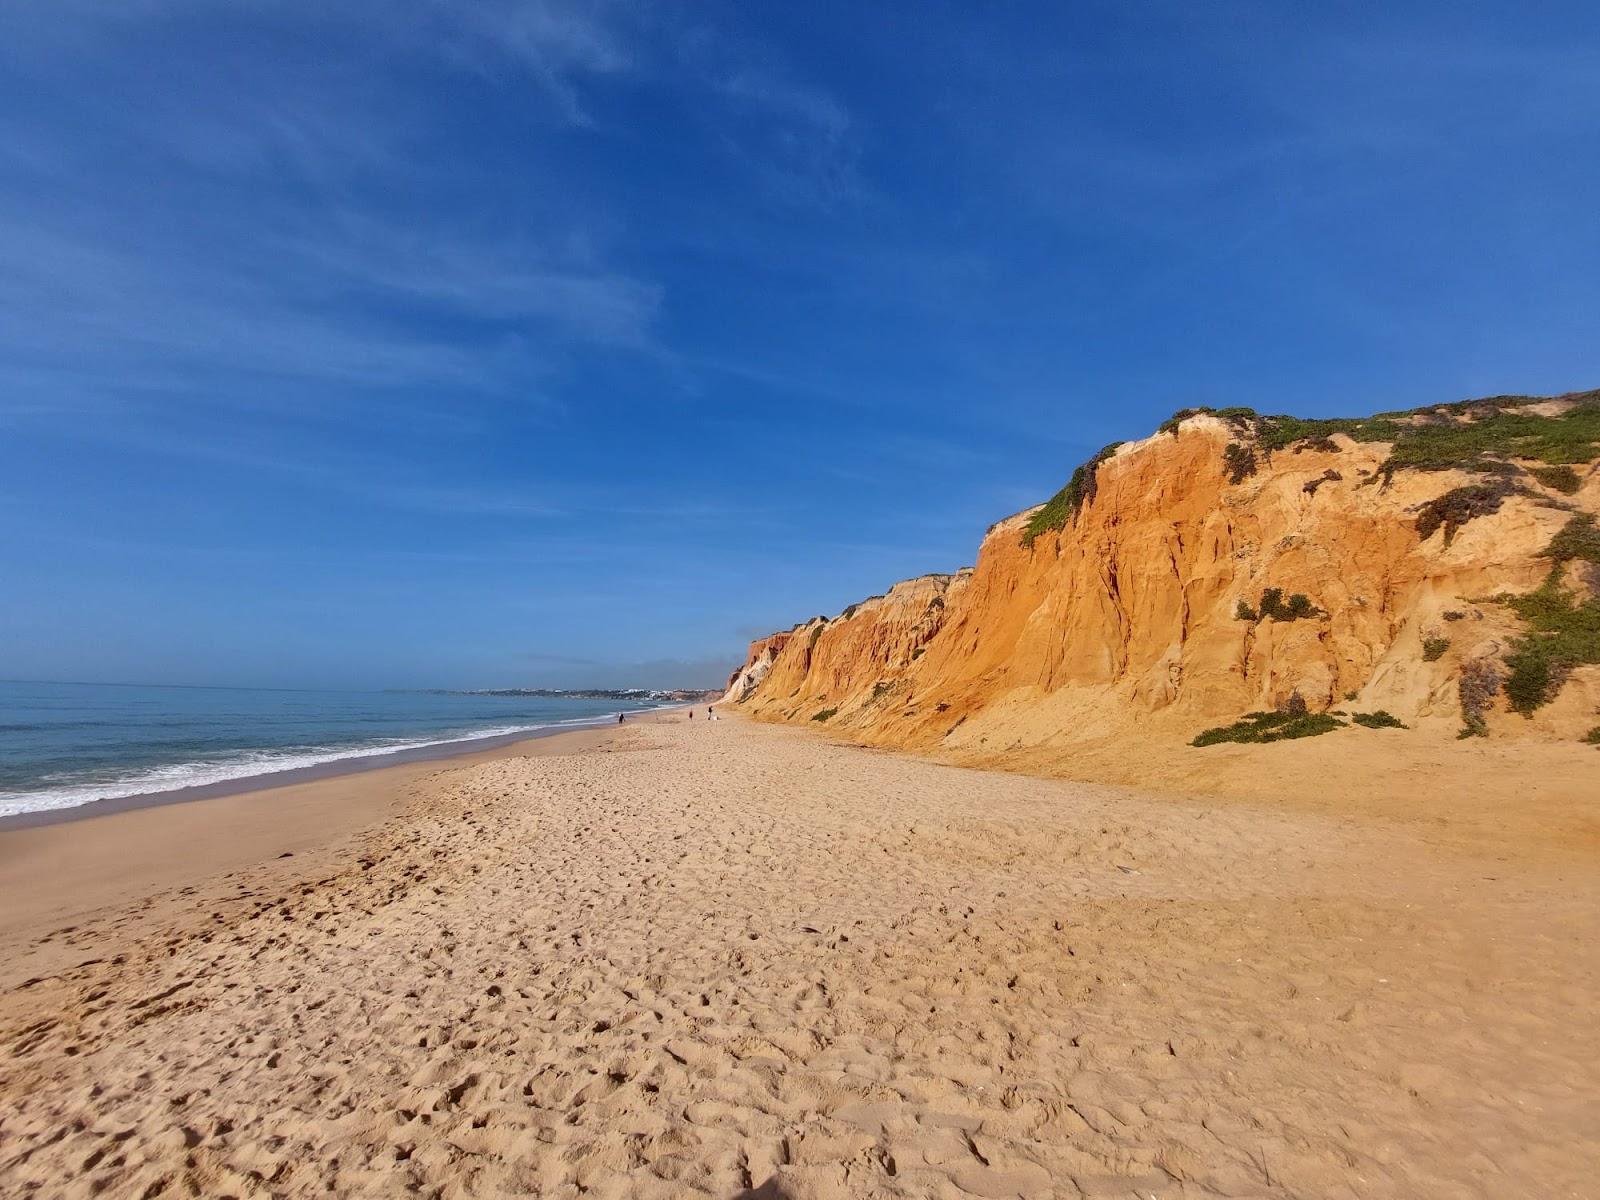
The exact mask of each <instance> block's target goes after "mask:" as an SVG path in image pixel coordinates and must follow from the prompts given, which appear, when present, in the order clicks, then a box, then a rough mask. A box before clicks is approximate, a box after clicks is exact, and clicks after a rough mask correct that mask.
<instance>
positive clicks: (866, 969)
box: [0, 714, 1600, 1198]
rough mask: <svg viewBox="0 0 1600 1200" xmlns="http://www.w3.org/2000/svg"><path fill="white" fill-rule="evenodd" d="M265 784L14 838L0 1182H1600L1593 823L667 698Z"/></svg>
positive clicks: (744, 1185) (1255, 1186)
mask: <svg viewBox="0 0 1600 1200" xmlns="http://www.w3.org/2000/svg"><path fill="white" fill-rule="evenodd" d="M1274 749H1276V748H1273V747H1263V748H1261V750H1263V751H1272V750H1274ZM293 791H294V789H283V790H280V791H279V792H277V793H261V794H257V795H246V796H238V797H230V798H228V799H225V800H215V801H203V802H198V803H196V804H191V805H178V806H170V807H165V808H154V809H145V810H139V811H134V812H126V813H118V814H114V815H111V816H108V817H104V818H99V819H97V820H94V821H85V822H76V823H71V824H66V825H59V826H51V827H47V828H43V829H28V830H15V831H8V832H6V833H4V834H0V914H3V916H0V921H3V924H0V952H3V954H0V967H3V977H0V986H3V988H4V991H3V993H0V1192H3V1193H4V1194H5V1195H7V1196H41V1197H43V1196H50V1197H56V1196H91V1195H101V1196H117V1197H123V1196H128V1197H135V1196H142V1197H168V1196H171V1197H177V1196H222V1195H233V1196H302V1195H327V1194H334V1195H346V1196H387V1195H423V1196H438V1197H467V1196H498V1195H525V1196H534V1195H537V1196H552V1197H555V1196H560V1197H566V1196H579V1195H589V1196H646V1197H649V1196H662V1197H668V1196H673V1197H676V1196H713V1197H733V1196H761V1197H796V1198H798V1197H844V1196H939V1197H965V1196H986V1197H1002V1196H1025V1197H1036V1196H1037V1197H1043V1196H1078V1195H1084V1196H1116V1197H1123V1196H1126V1197H1134V1196H1137V1197H1141V1198H1148V1197H1162V1198H1164V1197H1179V1196H1296V1197H1308V1198H1309V1197H1318V1198H1322V1197H1371V1196H1483V1197H1511V1196H1529V1197H1533V1196H1538V1197H1553V1196H1572V1197H1578V1196H1592V1195H1595V1194H1597V1193H1596V1188H1597V1187H1600V1184H1597V1179H1600V1119H1597V1118H1596V1115H1595V1105H1594V1097H1595V1096H1596V1095H1597V1094H1600V1055H1597V1053H1596V1050H1595V1045H1596V1035H1597V1034H1600V1024H1597V1021H1596V1018H1595V1016H1594V1000H1595V996H1596V995H1597V985H1600V948H1597V947H1596V944H1595V941H1594V937H1593V933H1594V930H1595V929H1596V928H1597V917H1600V887H1597V875H1596V872H1595V870H1594V860H1593V857H1592V854H1591V853H1590V849H1591V847H1590V846H1588V845H1585V846H1582V847H1580V848H1579V849H1580V850H1581V851H1582V852H1581V853H1580V852H1571V851H1570V850H1568V851H1563V850H1562V849H1561V847H1559V846H1552V845H1550V844H1549V843H1548V841H1545V842H1541V841H1538V840H1537V839H1535V840H1534V841H1532V842H1530V845H1531V847H1532V848H1531V849H1529V848H1528V847H1525V846H1520V845H1519V846H1500V845H1497V842H1496V840H1495V839H1478V840H1476V841H1471V842H1464V841H1463V840H1462V839H1461V838H1460V837H1457V836H1444V835H1436V834H1435V832H1434V831H1433V829H1432V828H1431V826H1430V822H1429V821H1426V820H1418V819H1415V817H1414V815H1413V817H1412V819H1410V820H1408V821H1407V822H1405V823H1394V822H1385V821H1382V820H1376V819H1366V817H1365V816H1358V817H1352V816H1349V815H1347V814H1344V813H1341V812H1340V811H1338V810H1337V809H1336V808H1335V807H1333V806H1330V805H1323V806H1321V807H1319V806H1317V805H1315V804H1305V803H1302V804H1296V805H1293V806H1287V805H1273V804H1270V803H1266V802H1260V803H1250V802H1231V803H1220V802H1216V801H1211V800H1203V799H1198V798H1193V797H1188V798H1186V797H1184V796H1181V795H1172V794H1165V795H1152V794H1146V793H1141V792H1138V791H1135V790H1131V789H1128V788H1122V787H1108V786H1096V785H1090V784H1081V783H1071V782H1065V781H1061V780H1050V779H1040V778H1031V777H1028V776H1023V775H1015V774H1000V773H991V772H985V771H977V770H969V769H963V768H958V767H952V766H946V765H940V764H936V763H932V762H927V761H922V760H918V759H915V758H911V757H907V756H901V755H894V754H887V753H882V752H877V751H871V750H864V749H860V748H855V747H850V746H844V745H839V744H835V743H833V742H831V741H830V740H829V739H828V738H827V737H826V736H825V735H824V734H822V733H820V732H817V731H813V730H805V729H791V728H783V727H771V726H763V725H757V724H754V723H752V722H749V721H744V720H725V721H721V722H717V723H708V722H705V721H704V720H703V719H698V720H695V721H694V722H692V723H691V722H688V721H686V720H684V719H683V717H682V715H681V714H672V715H670V716H668V717H666V718H663V719H659V720H656V721H654V722H645V721H640V722H637V723H634V722H630V723H629V724H628V725H627V726H626V727H624V728H621V729H614V730H609V731H604V732H591V733H584V734H577V735H571V736H564V737H558V738H549V739H544V740H542V741H541V742H538V743H523V744H519V745H517V746H513V747H506V748H501V749H498V750H496V751H492V752H489V753H487V754H484V755H482V756H475V757H473V758H471V759H457V760H453V761H451V762H449V763H431V764H429V763H424V764H411V765H408V766H406V767H400V768H394V769H392V770H388V771H375V772H369V773H366V774H364V775H357V776H348V777H342V778H339V779H329V780H321V781H317V782H316V783H312V784H307V785H304V790H303V791H301V792H299V793H298V794H290V793H291V792H293ZM1393 799H1394V803H1395V804H1396V805H1401V804H1408V805H1410V807H1411V809H1413V810H1414V809H1415V808H1416V807H1417V806H1418V805H1432V806H1434V808H1435V809H1437V810H1438V811H1441V812H1442V811H1444V810H1445V809H1446V808H1447V806H1448V803H1449V800H1448V797H1427V798H1420V799H1419V798H1414V797H1404V796H1399V795H1396V796H1395V797H1394V798H1393ZM1506 803H1507V804H1513V803H1515V797H1507V798H1506ZM1378 807H1380V806H1379V805H1377V803H1376V802H1375V801H1374V799H1373V798H1372V797H1370V796H1368V797H1364V798H1363V804H1362V806H1361V813H1362V814H1366V813H1369V812H1371V811H1373V810H1374V809H1376V808H1378ZM1501 840H1503V839H1501ZM283 855H287V857H281V856H283Z"/></svg>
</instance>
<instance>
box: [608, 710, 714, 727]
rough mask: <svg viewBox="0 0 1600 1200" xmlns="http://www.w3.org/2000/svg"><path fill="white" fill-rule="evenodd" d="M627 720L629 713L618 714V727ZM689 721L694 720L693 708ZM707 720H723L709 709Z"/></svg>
mask: <svg viewBox="0 0 1600 1200" xmlns="http://www.w3.org/2000/svg"><path fill="white" fill-rule="evenodd" d="M627 719H628V714H627V713H620V712H619V713H618V714H617V724H618V725H621V724H623V723H624V722H626V721H627ZM689 720H691V721H692V720H694V709H692V708H691V709H690V710H689ZM706 720H708V721H720V720H722V718H721V717H719V716H717V713H716V710H715V709H713V708H710V707H707V709H706Z"/></svg>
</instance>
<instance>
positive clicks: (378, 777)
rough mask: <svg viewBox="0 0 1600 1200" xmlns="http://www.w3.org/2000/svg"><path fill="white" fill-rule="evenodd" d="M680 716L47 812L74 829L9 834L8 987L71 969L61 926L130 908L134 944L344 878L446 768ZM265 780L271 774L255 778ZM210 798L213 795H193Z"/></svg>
mask: <svg viewBox="0 0 1600 1200" xmlns="http://www.w3.org/2000/svg"><path fill="white" fill-rule="evenodd" d="M677 707H678V706H674V707H671V708H662V709H651V710H648V711H644V712H640V713H639V714H638V715H637V717H635V718H634V719H633V720H630V721H628V722H626V723H625V724H622V725H620V726H619V725H616V724H615V723H612V724H607V725H598V726H592V727H588V728H583V729H572V728H565V729H556V730H554V731H551V732H549V733H544V732H540V733H537V734H533V735H529V734H518V735H509V736H507V737H506V738H504V739H498V738H497V739H482V740H492V741H493V742H494V744H493V745H490V746H483V745H480V744H478V742H477V741H476V740H475V741H472V742H468V743H465V749H458V750H456V751H455V752H454V753H447V754H442V755H429V756H417V757H412V758H409V759H408V760H407V761H404V762H386V763H380V764H379V765H370V764H371V761H372V760H371V759H364V760H356V761H357V762H359V763H360V766H359V767H358V768H357V769H354V770H345V771H331V772H322V773H316V768H299V769H297V770H296V771H294V772H289V771H285V772H278V773H277V774H278V775H285V776H287V775H298V774H300V773H301V772H308V773H315V777H314V778H301V779H293V780H277V779H274V781H273V782H272V783H270V784H268V785H267V786H259V785H257V786H253V787H243V788H234V789H231V790H228V791H227V792H226V793H225V794H220V795H206V796H197V795H190V794H180V793H164V794H163V793H157V794H155V796H156V798H155V799H153V800H152V801H150V802H147V803H139V804H123V803H122V802H120V801H108V802H99V803H96V804H93V805H79V806H78V807H77V808H75V809H64V810H55V812H52V813H49V814H40V815H50V816H56V815H60V816H62V817H63V818H64V819H56V820H47V821H31V822H26V823H21V824H5V825H0V964H3V970H0V987H4V986H7V985H9V984H12V983H15V982H16V981H17V980H18V979H20V978H24V977H26V976H28V975H36V974H39V973H41V972H47V971H50V970H53V969H58V968H60V967H61V966H63V965H65V964H66V963H67V962H68V961H69V956H68V955H67V954H66V950H67V947H66V946H65V945H63V944H60V943H55V942H51V941H50V938H51V936H53V935H52V934H51V932H50V931H51V930H59V929H61V928H62V927H63V926H71V925H74V924H76V923H79V922H81V921H83V920H84V919H85V918H86V917H90V916H91V915H92V914H100V913H102V912H104V911H106V910H124V911H126V912H127V913H128V914H129V919H128V921H127V923H126V927H125V928H123V929H122V930H120V931H119V939H121V938H132V937H136V936H138V934H139V932H141V931H142V930H143V929H145V928H148V927H149V926H150V925H151V924H152V923H154V922H156V921H157V920H159V919H160V918H162V917H163V916H164V915H168V914H169V912H170V910H171V909H172V908H174V907H175V906H178V905H179V904H180V898H181V896H182V893H184V892H188V893H193V892H194V891H195V890H196V888H198V887H202V886H204V885H206V884H208V883H211V882H215V881H218V880H223V879H228V878H233V877H235V876H239V875H243V874H250V875H258V876H261V877H263V878H288V877H289V876H290V875H298V874H304V873H307V872H310V871H315V870H318V869H324V868H326V869H334V868H336V867H337V866H338V865H339V864H340V862H341V861H342V860H343V859H344V858H346V857H348V854H347V851H348V850H349V848H350V844H351V842H352V841H353V840H355V839H357V838H359V837H360V836H361V835H363V834H364V833H366V832H368V831H370V830H371V829H373V828H375V827H377V826H378V825H380V824H382V823H383V822H385V821H387V820H389V819H391V818H393V817H394V816H396V815H397V814H398V813H399V812H400V810H401V809H402V808H404V806H405V805H406V804H408V803H410V802H411V801H412V800H414V799H415V798H416V797H417V796H418V795H419V794H423V793H425V792H426V791H427V787H428V781H429V780H430V779H431V778H433V777H436V776H437V775H439V774H440V773H441V772H446V771H451V770H457V769H461V768H466V767H471V766H475V765H480V764H483V763H492V762H496V761H499V760H509V759H518V758H534V757H543V756H550V755H567V754H578V753H584V752H600V751H603V750H604V749H605V748H606V747H607V746H608V744H609V743H611V742H612V741H613V740H615V738H616V736H617V733H618V731H619V730H620V731H623V732H626V731H627V730H628V729H629V728H630V727H632V726H636V725H639V724H654V723H656V722H659V721H661V720H663V719H664V718H665V719H668V720H670V719H671V716H670V714H672V713H674V712H676V711H677ZM444 745H446V746H449V747H460V746H462V745H463V743H459V742H455V743H444ZM327 765H330V766H331V765H337V764H327ZM262 778H268V777H264V776H257V777H253V778H252V779H251V780H250V781H249V782H251V783H255V782H256V781H257V780H259V779H262ZM213 786H217V787H222V786H224V785H213ZM202 791H205V792H209V791H210V787H207V788H195V789H185V793H187V792H202ZM129 799H133V798H131V797H130V798H129ZM20 815H23V816H28V815H32V814H20ZM41 939H42V940H41Z"/></svg>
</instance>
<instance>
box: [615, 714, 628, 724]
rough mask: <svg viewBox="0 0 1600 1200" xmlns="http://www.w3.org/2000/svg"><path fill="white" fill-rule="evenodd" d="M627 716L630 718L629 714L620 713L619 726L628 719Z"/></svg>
mask: <svg viewBox="0 0 1600 1200" xmlns="http://www.w3.org/2000/svg"><path fill="white" fill-rule="evenodd" d="M627 716H628V714H627V713H618V714H617V724H618V725H621V724H622V722H623V721H624V720H625V719H626V718H627Z"/></svg>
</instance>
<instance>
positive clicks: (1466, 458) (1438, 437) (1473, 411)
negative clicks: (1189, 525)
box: [1022, 390, 1600, 547]
mask: <svg viewBox="0 0 1600 1200" xmlns="http://www.w3.org/2000/svg"><path fill="white" fill-rule="evenodd" d="M1552 400H1562V401H1566V402H1568V403H1569V404H1570V407H1569V408H1568V409H1567V411H1566V412H1564V413H1560V414H1558V415H1556V416H1553V417H1546V416H1540V415H1539V414H1537V413H1534V412H1530V411H1528V410H1529V409H1530V408H1531V407H1532V406H1534V405H1537V404H1542V403H1545V402H1547V401H1552ZM1202 413H1204V414H1208V415H1210V416H1213V417H1216V418H1217V419H1219V420H1222V421H1225V422H1227V423H1228V424H1229V425H1231V426H1232V427H1233V429H1234V430H1235V432H1236V433H1238V434H1240V435H1242V436H1245V437H1253V438H1254V442H1255V446H1256V448H1257V449H1258V450H1260V451H1261V452H1262V453H1264V454H1267V455H1271V454H1272V453H1274V452H1275V451H1279V450H1287V449H1290V448H1291V447H1292V448H1294V449H1295V450H1296V451H1299V450H1302V449H1316V450H1324V451H1331V450H1334V449H1336V448H1337V447H1336V445H1335V443H1333V442H1332V441H1331V440H1330V439H1331V438H1332V436H1333V435H1334V434H1336V433H1342V434H1345V435H1346V436H1348V437H1350V438H1353V439H1354V440H1356V441H1358V442H1387V443H1389V445H1390V450H1389V457H1388V458H1386V459H1385V460H1384V462H1383V463H1382V465H1381V466H1380V467H1379V469H1378V476H1377V478H1379V479H1382V480H1384V481H1385V482H1387V481H1388V480H1389V479H1391V478H1392V477H1393V476H1394V473H1395V472H1396V471H1445V470H1450V469H1457V470H1463V471H1473V472H1477V473H1480V474H1500V475H1504V474H1507V473H1512V474H1515V472H1516V468H1515V467H1514V466H1513V465H1512V464H1511V463H1510V462H1509V460H1510V459H1523V460H1530V459H1531V460H1533V461H1535V462H1538V463H1541V464H1543V465H1542V466H1538V467H1533V468H1531V469H1530V473H1531V474H1532V475H1533V476H1534V478H1535V479H1537V480H1538V481H1539V482H1540V483H1541V484H1543V485H1544V486H1545V487H1549V488H1552V489H1554V490H1556V491H1560V492H1566V493H1567V494H1569V495H1570V494H1571V492H1573V491H1575V490H1576V489H1577V486H1578V482H1579V481H1578V477H1577V474H1576V472H1574V471H1572V467H1574V466H1576V465H1578V464H1582V463H1589V462H1592V461H1594V459H1596V458H1597V457H1600V390H1595V391H1589V392H1572V393H1569V394H1567V395H1564V396H1490V397H1487V398H1485V399H1482V400H1463V401H1460V402H1458V403H1455V404H1431V405H1427V406H1424V407H1422V408H1416V409H1411V410H1409V411H1403V412H1384V413H1377V414H1375V415H1373V416H1370V417H1293V416H1287V415H1283V414H1270V415H1262V414H1260V413H1257V412H1256V411H1255V409H1253V408H1245V407H1234V408H1186V409H1183V410H1181V411H1179V412H1177V413H1174V414H1173V415H1172V416H1171V417H1170V418H1168V419H1167V420H1166V421H1164V422H1163V423H1162V424H1161V427H1160V429H1161V432H1166V433H1172V434H1174V435H1176V434H1177V432H1178V427H1179V426H1180V425H1181V424H1182V422H1183V420H1184V418H1185V417H1192V416H1197V415H1200V414H1202ZM1120 445H1122V443H1121V442H1113V443H1112V444H1111V445H1109V446H1107V447H1106V448H1105V449H1103V450H1101V451H1100V452H1099V453H1098V454H1096V455H1095V456H1094V457H1093V458H1091V459H1089V460H1088V461H1087V462H1085V463H1083V464H1082V465H1081V466H1079V467H1078V468H1077V469H1076V470H1075V471H1073V473H1072V477H1071V478H1070V479H1069V480H1068V481H1067V485H1066V486H1065V487H1063V488H1062V489H1061V490H1060V491H1059V492H1057V493H1056V494H1055V495H1054V496H1052V497H1050V499H1049V500H1048V501H1046V502H1045V504H1044V506H1043V507H1042V508H1040V509H1039V511H1038V512H1036V513H1034V514H1033V516H1032V517H1030V518H1029V519H1028V523H1027V525H1026V526H1025V527H1024V528H1023V532H1022V544H1023V545H1024V546H1026V547H1032V545H1033V543H1034V541H1035V540H1036V539H1037V538H1038V537H1039V536H1040V535H1041V534H1044V533H1049V532H1053V531H1055V530H1060V529H1065V528H1066V527H1067V525H1068V523H1069V522H1071V521H1072V519H1073V518H1074V517H1076V516H1077V514H1078V511H1079V510H1080V509H1081V508H1082V507H1083V506H1084V505H1085V504H1086V503H1088V502H1090V501H1092V500H1093V499H1094V497H1095V492H1096V490H1097V486H1096V482H1095V472H1096V469H1097V468H1098V467H1099V466H1100V464H1101V463H1103V462H1104V461H1105V460H1106V459H1107V458H1109V457H1111V455H1112V454H1113V453H1114V452H1115V451H1116V449H1117V447H1118V446H1120ZM1247 454H1249V448H1248V447H1246V446H1243V445H1240V446H1238V447H1237V448H1236V449H1234V450H1233V452H1232V454H1231V456H1230V457H1229V460H1228V462H1227V463H1226V464H1225V466H1226V469H1227V471H1228V473H1229V477H1230V478H1231V479H1232V480H1233V481H1234V482H1235V483H1239V482H1242V481H1243V480H1244V479H1245V478H1247V477H1248V476H1249V475H1250V474H1252V473H1253V472H1252V470H1251V469H1250V467H1251V466H1253V465H1254V456H1253V455H1251V456H1250V464H1249V465H1247V464H1246V455H1247ZM1452 532H1453V530H1447V537H1448V536H1449V534H1450V533H1452Z"/></svg>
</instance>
